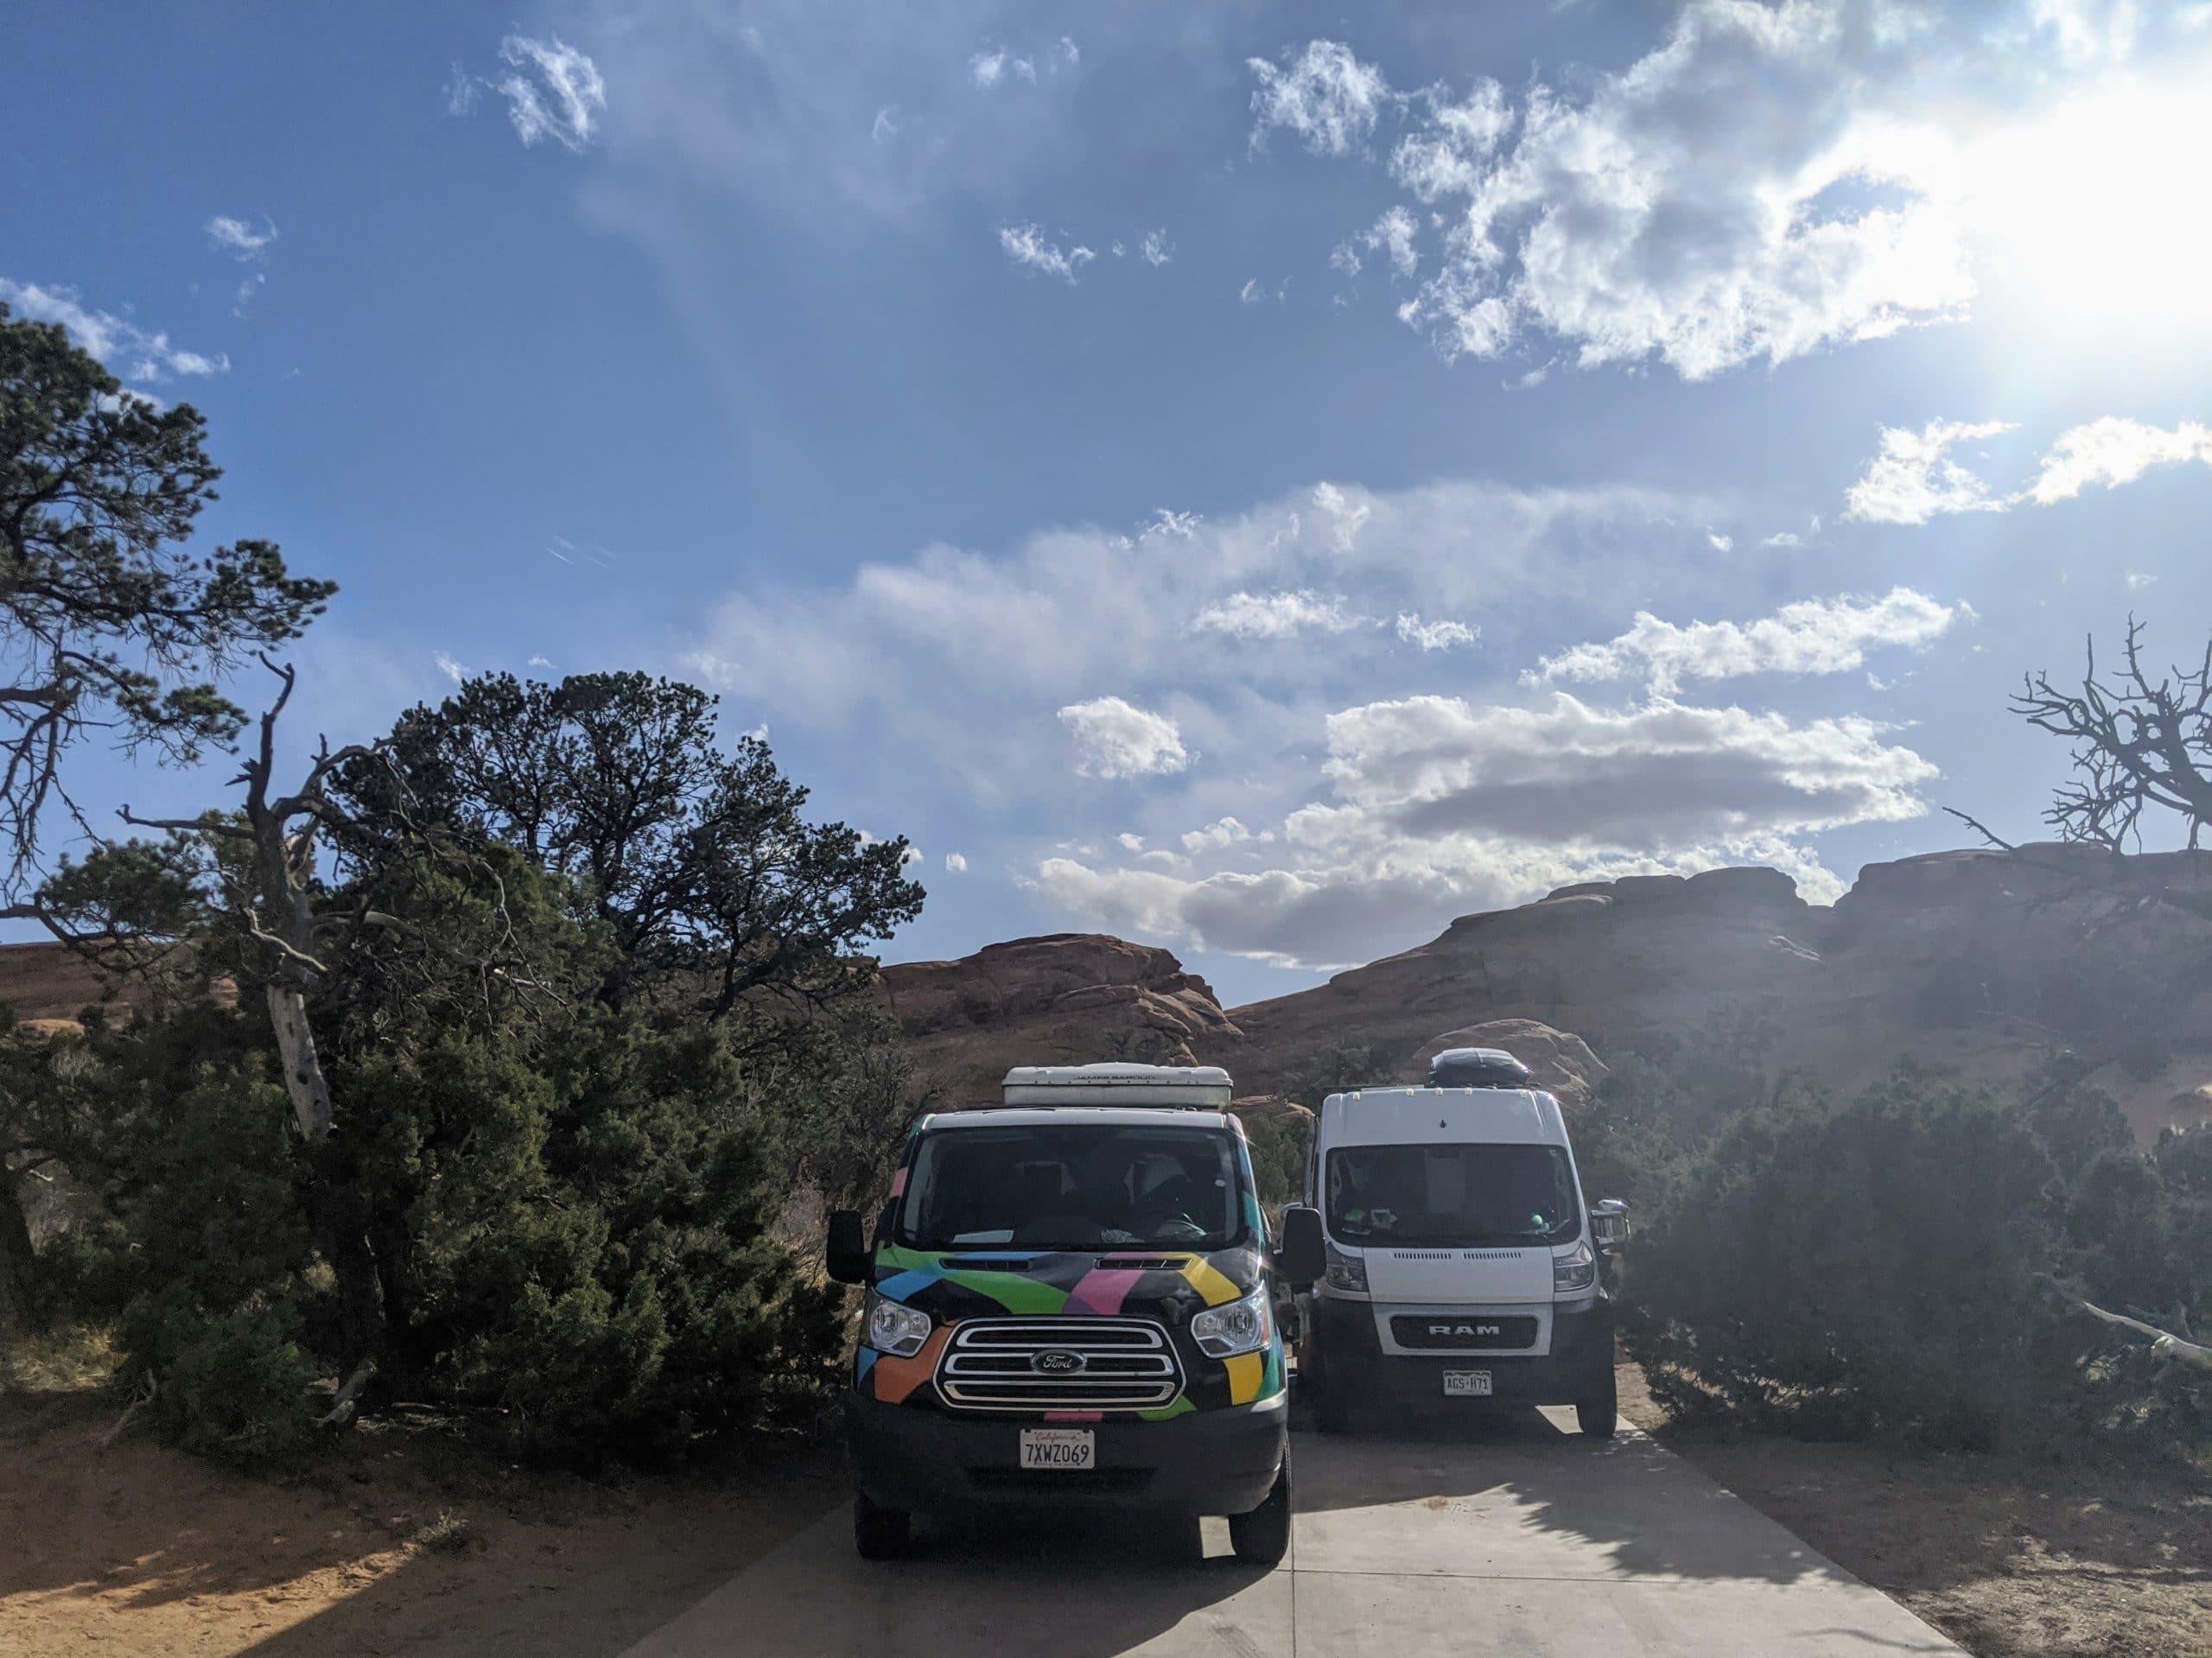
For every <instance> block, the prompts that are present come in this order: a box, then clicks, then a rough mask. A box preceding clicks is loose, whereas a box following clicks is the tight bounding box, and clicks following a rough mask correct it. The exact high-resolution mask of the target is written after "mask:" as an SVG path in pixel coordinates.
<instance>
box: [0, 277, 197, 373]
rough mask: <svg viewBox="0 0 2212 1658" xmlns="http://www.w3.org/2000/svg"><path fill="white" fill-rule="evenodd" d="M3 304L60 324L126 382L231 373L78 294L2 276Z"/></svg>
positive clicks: (27, 316)
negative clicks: (95, 306)
mask: <svg viewBox="0 0 2212 1658" xmlns="http://www.w3.org/2000/svg"><path fill="white" fill-rule="evenodd" d="M0 300H5V301H6V302H8V303H9V304H10V306H12V307H13V308H15V311H16V314H17V315H18V316H20V317H23V318H25V319H27V320H29V321H33V322H56V323H59V324H60V325H61V327H63V328H64V329H66V330H67V333H68V335H69V338H70V339H71V340H73V341H74V342H75V343H76V345H77V346H79V348H80V349H82V350H84V351H86V352H89V353H91V354H92V355H93V356H94V357H97V358H99V359H100V361H101V362H103V363H105V364H106V365H107V366H108V368H109V369H110V370H111V372H114V373H115V374H116V375H118V377H119V378H123V379H126V380H139V381H144V382H148V383H158V382H160V381H162V380H166V379H168V378H169V377H170V376H171V375H173V374H181V375H186V376H188V377H192V378H200V377H203V376H206V375H210V374H225V373H228V372H230V366H231V359H230V358H229V356H228V355H227V354H225V353H219V354H217V355H215V356H213V357H210V356H208V355H207V354H206V353H202V352H196V351H186V350H184V349H183V348H181V346H173V345H171V344H170V343H169V337H168V334H162V333H149V332H148V331H147V330H146V329H144V328H142V327H139V326H138V325H137V323H135V322H133V321H130V319H129V318H128V317H120V316H117V315H116V314H114V313H112V312H110V311H101V310H97V309H94V308H92V307H91V306H88V305H86V303H85V302H83V300H81V299H79V297H78V295H77V290H76V289H73V288H62V287H59V286H56V287H52V288H45V287H41V286H40V285H39V284H38V283H18V282H10V281H9V280H8V279H7V278H6V277H4V276H0Z"/></svg>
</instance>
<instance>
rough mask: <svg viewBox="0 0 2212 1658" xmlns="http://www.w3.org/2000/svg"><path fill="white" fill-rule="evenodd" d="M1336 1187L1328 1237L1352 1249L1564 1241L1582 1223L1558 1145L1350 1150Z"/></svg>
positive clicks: (1338, 1162)
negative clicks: (1361, 1246) (1352, 1245)
mask: <svg viewBox="0 0 2212 1658" xmlns="http://www.w3.org/2000/svg"><path fill="white" fill-rule="evenodd" d="M1328 1185H1329V1190H1328V1217H1329V1231H1330V1233H1331V1235H1332V1236H1336V1237H1339V1238H1342V1239H1343V1240H1344V1242H1347V1243H1359V1244H1402V1245H1408V1246H1422V1247H1431V1248H1433V1247H1444V1246H1453V1247H1460V1246H1464V1247H1484V1248H1503V1247H1506V1246H1510V1245H1515V1244H1537V1243H1545V1244H1550V1243H1565V1242H1568V1241H1569V1240H1571V1239H1573V1237H1575V1236H1578V1235H1579V1234H1580V1230H1581V1226H1582V1217H1581V1214H1580V1205H1579V1204H1578V1202H1577V1199H1576V1196H1575V1185H1574V1169H1573V1165H1571V1164H1570V1163H1569V1162H1568V1161H1567V1153H1565V1152H1564V1151H1562V1150H1561V1149H1560V1147H1556V1146H1467V1145H1458V1146H1343V1147H1338V1148H1337V1149H1336V1150H1334V1151H1332V1152H1331V1153H1329V1166H1328Z"/></svg>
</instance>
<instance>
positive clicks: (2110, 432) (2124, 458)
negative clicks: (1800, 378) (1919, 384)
mask: <svg viewBox="0 0 2212 1658" xmlns="http://www.w3.org/2000/svg"><path fill="white" fill-rule="evenodd" d="M2014 429H2015V428H2014V427H2013V426H2012V425H2011V424H2009V423H2007V422H2001V421H1989V422H1982V423H1980V424H1978V425H1969V424H1967V423H1965V422H1959V421H1942V420H1939V421H1935V422H1930V423H1929V425H1928V426H1927V427H1926V428H1924V429H1922V430H1921V431H1918V432H1913V431H1910V430H1905V429H1899V428H1896V427H1885V428H1884V429H1883V430H1882V447H1881V453H1880V454H1878V455H1876V456H1875V458H1874V460H1873V461H1872V463H1870V464H1869V466H1868V467H1867V469H1866V476H1865V477H1864V478H1862V479H1860V480H1859V481H1858V482H1857V483H1856V484H1854V485H1853V486H1851V488H1850V490H1849V491H1848V492H1847V496H1846V511H1845V516H1846V517H1847V518H1863V519H1866V520H1868V521H1870V522H1872V523H1875V524H1926V523H1927V522H1928V521H1929V519H1930V518H1935V517H1936V516H1938V515H1939V514H1942V513H1949V512H2004V511H2010V510H2011V509H2012V508H2013V507H2016V506H2023V505H2035V506H2053V505H2056V504H2057V503H2059V502H2061V501H2067V500H2071V499H2074V497H2075V496H2076V495H2079V494H2080V493H2081V492H2082V491H2083V490H2085V489H2087V488H2088V487H2089V486H2092V485H2098V486H2102V487H2104V488H2106V489H2117V488H2119V487H2120V486H2121V485H2122V484H2132V483H2134V482H2135V481H2136V480H2139V479H2140V478H2141V477H2142V476H2143V475H2144V474H2145V473H2147V472H2149V471H2150V470H2151V469H2152V467H2171V466H2183V465H2186V464H2187V463H2189V462H2190V461H2198V462H2202V464H2204V465H2206V466H2212V429H2208V428H2207V427H2205V426H2204V425H2203V424H2202V422H2197V421H2183V422H2180V423H2179V424H2178V425H2176V426H2174V427H2172V428H2171V429H2168V428H2165V427H2160V426H2151V425H2146V424H2145V422H2142V421H2139V420H2130V419H2127V418H2126V417H2125V416H2118V415H2107V416H2103V417H2102V418H2101V419H2098V420H2093V421H2089V422H2085V423H2084V424H2082V425H2080V426H2072V427H2069V428H2067V429H2065V430H2064V431H2063V432H2061V433H2060V434H2059V435H2058V436H2057V438H2056V441H2053V443H2052V444H2051V446H2050V448H2049V449H2048V450H2046V451H2045V452H2044V455H2043V458H2042V460H2041V461H2040V462H2039V463H2038V466H2037V472H2036V475H2035V477H2034V478H2033V479H2032V480H2030V481H2029V483H2028V485H2027V486H2026V487H2025V488H2024V489H2021V490H2018V491H2017V492H2014V493H2012V494H2009V495H1998V494H1993V493H1992V492H1991V491H1990V489H1989V486H1988V485H1987V484H1986V483H1985V482H1984V481H1983V480H1982V479H1981V478H1980V477H1979V476H1978V475H1977V474H1975V473H1972V472H1969V471H1967V469H1966V468H1965V467H1961V466H1960V465H1959V464H1958V463H1957V462H1955V461H1952V460H1950V459H1949V458H1948V452H1949V451H1950V449H1951V448H1954V447H1955V445H1957V444H1959V443H1962V442H1970V441H1974V440H1976V439H1980V438H1984V437H1993V436H1995V435H1998V434H1999V433H2002V432H2009V431H2012V430H2014Z"/></svg>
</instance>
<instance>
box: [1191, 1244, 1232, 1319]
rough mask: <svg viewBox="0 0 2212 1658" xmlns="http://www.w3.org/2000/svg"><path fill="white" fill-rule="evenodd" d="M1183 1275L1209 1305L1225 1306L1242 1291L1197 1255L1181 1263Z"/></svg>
mask: <svg viewBox="0 0 2212 1658" xmlns="http://www.w3.org/2000/svg"><path fill="white" fill-rule="evenodd" d="M1183 1276H1184V1277H1185V1279H1187V1280H1190V1285H1191V1287H1192V1289H1194V1290H1196V1291H1198V1294H1199V1295H1200V1297H1201V1298H1203V1299H1204V1300H1205V1304H1206V1305H1208V1306H1210V1307H1221V1306H1227V1305H1229V1304H1230V1302H1231V1301H1234V1300H1236V1299H1238V1298H1239V1297H1241V1296H1242V1295H1243V1293H1244V1292H1243V1290H1240V1289H1238V1288H1237V1287H1236V1285H1234V1284H1232V1283H1230V1281H1229V1280H1228V1279H1227V1278H1226V1277H1225V1276H1224V1275H1223V1274H1221V1273H1220V1272H1219V1271H1217V1269H1216V1268H1215V1267H1214V1265H1213V1263H1212V1262H1211V1261H1203V1260H1201V1259H1199V1257H1198V1256H1197V1255H1192V1257H1191V1258H1190V1260H1188V1261H1185V1262H1184V1263H1183Z"/></svg>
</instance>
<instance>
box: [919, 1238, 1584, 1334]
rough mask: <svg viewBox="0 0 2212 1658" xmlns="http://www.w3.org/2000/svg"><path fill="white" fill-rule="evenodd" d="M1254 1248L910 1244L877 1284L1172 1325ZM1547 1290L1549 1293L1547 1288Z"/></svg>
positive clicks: (1251, 1260) (1251, 1275)
mask: <svg viewBox="0 0 2212 1658" xmlns="http://www.w3.org/2000/svg"><path fill="white" fill-rule="evenodd" d="M1261 1273H1262V1267H1261V1261H1260V1255H1259V1251H1258V1250H1256V1249H1252V1248H1233V1249H1217V1250H1213V1251H1211V1252H1210V1253H1207V1254H1202V1255H1201V1254H1193V1253H1191V1252H1189V1251H1185V1250H1173V1249H1166V1250H1163V1249H1142V1250H1140V1249H1115V1250H1094V1249H1084V1250H1067V1251H1062V1250H1043V1251H1038V1250H1014V1249H951V1250H936V1249H908V1248H903V1247H901V1246H899V1245H898V1244H893V1243H887V1244H884V1245H882V1246H881V1247H880V1248H878V1249H877V1250H876V1252H875V1288H876V1291H877V1293H879V1294H881V1295H885V1296H888V1297H889V1298H890V1299H893V1300H894V1301H903V1302H905V1303H906V1305H909V1306H912V1307H918V1308H919V1309H920V1310H921V1311H923V1312H926V1313H928V1314H929V1315H930V1317H931V1318H934V1319H936V1320H937V1321H938V1323H939V1324H954V1323H957V1322H958V1321H959V1320H961V1319H963V1318H1005V1317H1007V1316H1008V1315H1013V1316H1014V1317H1017V1318H1018V1317H1022V1316H1025V1315H1026V1316H1030V1317H1058V1316H1059V1315H1061V1314H1077V1313H1090V1314H1091V1315H1093V1316H1095V1317H1112V1316H1114V1315H1116V1314H1123V1315H1127V1316H1128V1317H1132V1318H1157V1319H1159V1320H1160V1322H1161V1323H1162V1324H1166V1325H1167V1326H1168V1327H1169V1328H1171V1329H1174V1328H1179V1327H1180V1326H1181V1325H1183V1324H1187V1323H1188V1322H1189V1321H1190V1318H1191V1316H1192V1314H1193V1313H1196V1312H1201V1311H1203V1310H1204V1309H1205V1308H1207V1307H1216V1306H1222V1305H1226V1304H1227V1303H1229V1302H1231V1301H1235V1300H1237V1299H1241V1298H1243V1296H1246V1295H1249V1293H1251V1292H1252V1291H1254V1290H1255V1289H1257V1288H1258V1287H1259V1286H1260V1282H1261ZM1546 1293H1549V1290H1548V1286H1547V1291H1546Z"/></svg>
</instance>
